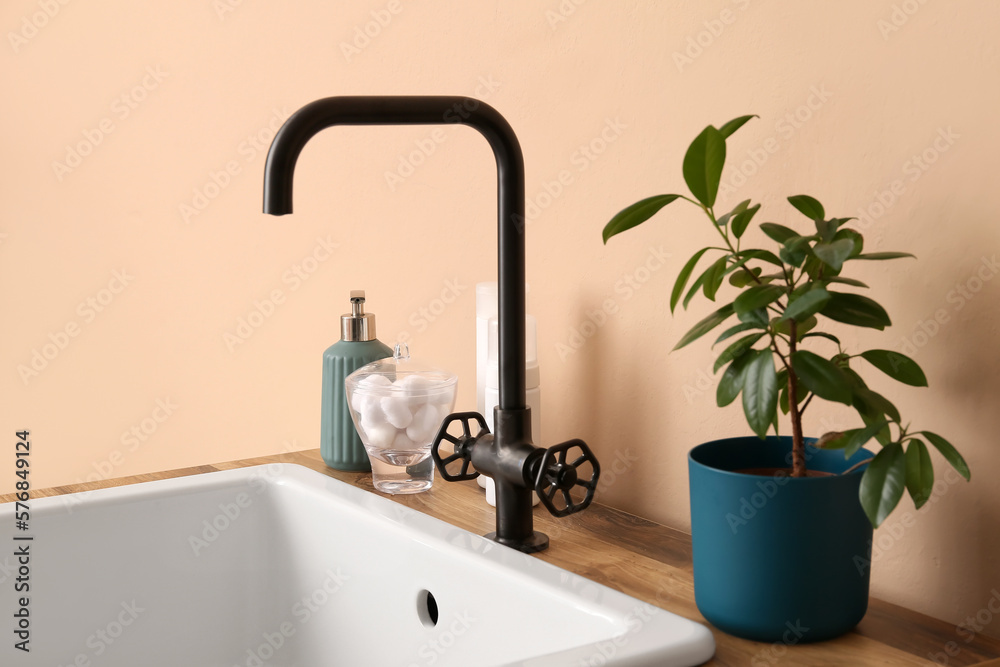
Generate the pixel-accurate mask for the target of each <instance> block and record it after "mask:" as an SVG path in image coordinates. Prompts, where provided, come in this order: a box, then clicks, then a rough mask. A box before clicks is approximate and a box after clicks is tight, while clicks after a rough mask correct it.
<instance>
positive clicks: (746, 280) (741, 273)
mask: <svg viewBox="0 0 1000 667" xmlns="http://www.w3.org/2000/svg"><path fill="white" fill-rule="evenodd" d="M730 268H732V267H730ZM760 274H761V268H760V267H759V266H755V267H754V268H752V269H750V268H748V269H743V268H740V269H739V270H738V271H736V272H734V273H733V275H731V276H729V284H730V285H732V286H733V287H740V288H742V287H746V286H747V285H749V284H751V283H756V282H761V280H760Z"/></svg>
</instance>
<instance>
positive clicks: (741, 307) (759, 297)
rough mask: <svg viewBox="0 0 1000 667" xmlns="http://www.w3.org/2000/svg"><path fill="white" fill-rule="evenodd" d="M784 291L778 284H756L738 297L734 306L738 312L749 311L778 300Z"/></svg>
mask: <svg viewBox="0 0 1000 667" xmlns="http://www.w3.org/2000/svg"><path fill="white" fill-rule="evenodd" d="M784 293H785V290H784V289H783V288H782V287H780V286H778V285H755V286H754V287H749V288H747V289H746V290H744V291H743V293H742V294H740V295H739V296H738V297H736V301H734V302H733V306H734V307H735V310H736V312H737V313H738V314H743V313H748V312H750V311H752V310H757V309H758V308H763V307H764V306H766V305H768V304H769V303H773V302H774V301H777V300H778V299H780V298H781V295H782V294H784Z"/></svg>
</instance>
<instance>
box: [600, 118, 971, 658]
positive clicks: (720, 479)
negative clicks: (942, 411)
mask: <svg viewBox="0 0 1000 667" xmlns="http://www.w3.org/2000/svg"><path fill="white" fill-rule="evenodd" d="M751 118H754V116H741V117H739V118H735V119H733V120H731V121H729V122H728V123H725V124H724V125H721V126H720V127H718V128H716V127H714V126H711V125H710V126H708V127H706V128H705V129H704V130H703V131H702V132H701V133H700V134H699V135H698V136H697V137H696V138H695V139H694V141H693V142H692V143H691V145H690V146H689V148H688V150H687V153H686V154H685V156H684V162H683V176H684V180H685V182H686V183H687V186H688V189H689V190H690V193H691V196H690V197H688V196H685V195H678V194H665V195H657V196H654V197H648V198H646V199H643V200H641V201H639V202H636V203H635V204H632V205H631V206H629V207H627V208H625V209H624V210H622V211H621V212H619V213H618V214H617V215H615V216H614V218H612V219H611V221H610V222H608V224H607V225H606V226H605V228H604V233H603V237H604V242H605V244H606V243H607V242H608V240H609V239H610V238H611V237H613V236H615V235H617V234H620V233H622V232H624V231H626V230H628V229H631V228H633V227H635V226H637V225H639V224H641V223H643V222H645V221H646V220H648V219H649V218H650V217H652V216H653V215H654V214H656V213H657V212H658V211H659V210H660V209H662V208H663V207H664V206H667V205H668V204H670V203H672V202H674V201H677V200H684V201H686V202H689V203H690V204H693V205H694V206H697V207H698V208H700V209H701V210H702V212H703V213H704V214H705V216H706V218H707V219H708V223H709V224H710V225H711V226H712V227H713V228H714V229H715V230H716V231H717V232H718V234H719V239H720V240H719V243H718V244H717V245H714V246H710V247H707V248H703V249H701V250H699V251H698V252H696V253H695V254H694V255H693V256H692V257H691V259H689V260H688V261H687V263H686V264H685V265H684V266H683V268H681V271H680V274H679V275H678V276H677V280H676V282H675V283H674V286H673V290H672V292H671V294H670V310H671V312H673V311H674V309H675V308H676V307H677V305H678V304H681V305H683V306H684V307H685V308H686V307H687V305H688V303H689V302H690V301H691V299H692V298H694V296H695V295H696V294H697V293H698V292H701V293H702V294H703V295H704V296H705V297H706V298H708V299H709V300H711V301H715V300H716V299H721V297H722V294H723V293H724V292H725V291H727V290H730V289H731V288H735V289H736V290H737V293H736V296H735V298H734V299H728V298H726V299H721V300H722V301H724V302H726V303H725V305H723V306H721V307H720V308H718V309H717V310H715V311H714V312H713V313H712V314H710V315H709V316H708V317H705V318H704V319H703V320H701V321H700V322H698V323H697V324H695V325H694V327H692V328H691V330H690V331H688V332H687V333H686V334H684V336H683V337H681V339H680V340H679V341H678V343H677V345H676V346H675V347H674V349H679V348H682V347H685V346H686V345H688V344H689V343H692V342H694V341H695V340H697V339H699V338H701V337H702V336H705V335H706V334H708V333H709V332H710V331H713V330H715V329H716V328H717V327H719V326H720V325H722V324H723V323H726V322H730V326H728V327H727V328H726V329H725V330H723V331H722V333H721V334H719V335H718V336H717V337H716V340H715V345H719V346H720V348H721V352H720V353H719V355H718V357H717V359H716V361H715V371H716V372H721V377H720V378H719V384H718V388H717V392H716V398H717V403H718V405H719V406H720V407H722V406H726V405H729V404H731V403H733V402H734V401H735V400H736V399H737V398H740V397H741V396H742V404H743V412H744V413H745V416H746V421H747V424H748V425H749V426H750V430H751V431H753V433H754V434H755V435H753V436H749V437H739V438H729V439H725V440H717V441H714V442H708V443H705V444H702V445H699V446H697V447H695V448H694V449H693V450H692V451H691V452H690V454H689V457H688V467H689V479H690V486H691V533H692V546H693V558H694V583H695V599H696V602H697V604H698V608H699V610H700V611H701V613H702V614H703V615H704V616H705V618H706V619H708V620H709V621H710V622H712V623H713V624H714V625H716V626H717V627H719V628H721V629H722V630H725V631H727V632H730V633H732V634H735V635H739V636H743V637H747V638H751V639H757V640H762V641H786V642H788V641H794V642H804V641H816V640H821V639H827V638H830V637H834V636H837V635H839V634H842V633H844V632H847V631H848V630H850V629H851V628H852V627H854V625H856V624H857V623H858V622H859V621H860V620H861V618H862V617H863V616H864V614H865V611H866V610H867V605H868V583H869V568H868V564H869V563H870V561H869V558H870V554H871V539H872V528H873V527H878V525H879V524H880V523H882V521H884V520H885V518H886V516H887V515H888V514H889V513H890V512H891V511H892V510H893V509H894V508H895V507H896V505H897V504H898V503H899V501H900V498H901V497H902V495H903V492H904V489H905V490H906V491H907V492H909V495H910V497H911V498H912V499H913V502H914V504H915V505H916V507H917V508H919V507H921V506H922V505H923V504H924V503H926V502H927V500H928V498H929V497H930V494H931V491H932V488H933V485H934V471H933V467H932V462H931V456H930V453H929V447H928V445H930V447H933V448H935V449H937V451H938V452H940V453H941V455H943V456H944V458H945V460H946V461H947V462H948V463H950V464H951V465H952V466H954V468H955V469H956V470H957V471H958V472H959V473H960V474H961V475H962V476H963V477H964V478H965V479H969V468H968V466H967V465H966V463H965V461H964V459H963V458H962V456H961V455H960V454H959V453H958V451H956V449H955V448H954V447H953V446H952V445H951V444H950V443H949V442H948V441H947V440H945V439H944V438H943V437H941V436H939V435H937V434H936V433H932V432H930V431H918V430H914V429H913V428H911V426H910V424H909V423H908V422H904V421H903V419H902V417H901V415H900V414H899V411H898V410H897V409H896V407H895V406H894V405H893V404H892V403H891V402H890V401H889V399H887V398H886V397H885V396H883V395H882V394H879V393H878V392H876V391H874V390H873V389H871V388H870V387H869V386H868V385H867V384H866V383H865V381H864V380H863V379H862V376H861V374H860V373H859V371H868V370H869V369H868V368H867V367H865V365H868V366H874V368H875V369H877V370H878V371H880V372H882V373H885V374H886V375H888V376H889V377H891V378H893V379H894V380H897V381H899V382H902V383H904V384H908V385H912V386H917V387H921V386H926V385H927V380H926V377H925V376H924V373H923V371H922V370H921V369H920V367H919V366H918V365H917V363H916V362H914V361H913V360H912V359H910V358H909V357H907V356H905V355H903V354H900V353H898V352H893V351H890V350H882V349H872V350H865V351H862V352H851V351H849V350H847V349H846V348H845V346H844V345H843V343H842V342H841V340H840V339H839V338H838V337H837V336H835V335H834V334H832V333H829V332H827V331H823V330H822V328H821V327H822V326H823V325H827V324H829V323H830V321H832V322H836V323H840V324H846V325H851V326H856V327H866V328H871V329H877V330H880V331H881V330H884V329H885V328H886V327H888V326H889V325H890V320H889V316H888V314H887V313H886V311H885V309H884V308H882V306H880V305H879V304H878V303H877V302H875V301H874V300H872V299H871V298H869V297H867V296H864V295H863V294H861V293H860V291H861V290H865V289H867V288H868V286H867V285H865V284H864V283H862V282H861V281H859V280H857V279H855V278H852V277H849V276H847V275H845V272H846V271H845V269H846V268H847V267H848V266H849V264H850V263H851V262H857V261H880V260H893V259H898V258H902V257H913V255H910V254H909V253H901V252H870V253H865V252H864V239H863V237H862V235H861V234H860V233H859V232H858V231H856V230H854V229H851V228H850V227H848V226H847V225H848V223H849V222H850V220H852V218H832V217H828V216H827V215H826V212H825V210H824V208H823V206H822V205H821V204H820V202H819V201H817V200H816V199H814V198H813V197H810V196H808V195H796V196H793V197H789V198H788V202H789V203H790V204H791V205H792V207H793V208H794V209H795V210H796V211H798V212H799V213H801V214H802V215H804V216H805V217H806V218H808V219H809V220H810V221H812V226H813V227H814V230H813V229H810V230H809V231H807V232H804V233H800V232H798V231H796V230H794V229H792V228H790V227H787V226H785V225H781V224H777V223H774V222H763V223H760V224H759V225H758V228H759V229H760V231H762V232H763V233H764V235H766V236H767V237H769V238H770V239H771V240H772V241H773V242H774V243H775V244H776V246H777V247H776V248H775V250H774V251H772V250H766V249H761V248H753V247H751V248H747V247H744V245H743V243H744V241H745V240H747V236H748V235H747V234H746V232H747V230H748V229H749V228H750V223H751V221H752V220H753V219H754V218H755V217H756V216H757V214H758V212H759V210H760V204H753V203H752V202H751V201H750V200H749V199H748V200H746V201H742V202H740V203H739V204H737V205H736V206H735V207H734V208H733V209H732V210H731V211H728V212H725V213H722V214H718V215H717V214H716V211H715V204H716V197H717V194H718V190H719V183H720V179H721V176H722V168H723V165H724V163H725V160H726V140H727V139H728V138H729V137H730V136H731V135H732V134H733V133H734V132H736V131H737V130H738V129H739V128H740V127H742V126H743V125H744V124H745V123H746V122H747V121H749V120H750V119H751ZM699 264H701V267H700V268H701V271H700V273H699V274H698V275H697V277H696V278H694V279H693V280H692V276H694V275H695V269H696V267H699ZM726 283H728V285H729V287H727V286H726ZM723 343H724V345H723ZM817 399H818V400H826V401H833V402H836V403H842V404H844V405H847V406H850V407H851V408H853V409H854V411H856V412H857V414H858V416H859V417H860V422H861V425H860V426H858V427H857V428H852V429H849V430H844V431H841V432H831V433H826V434H824V435H822V436H820V437H819V438H816V439H810V438H806V437H805V436H804V435H803V432H802V415H803V413H804V412H805V411H806V409H807V408H808V407H809V406H810V405H811V404H812V402H813V401H814V400H817ZM779 410H780V412H781V413H783V414H785V415H787V418H788V420H789V421H790V426H791V428H790V431H791V434H790V435H787V436H782V435H780V434H779V432H778V431H779ZM872 439H874V441H875V442H877V443H878V444H879V445H880V446H881V449H879V451H878V453H877V454H874V455H873V454H872V453H871V452H870V451H868V450H867V449H864V448H863V446H864V445H865V444H866V443H868V442H869V441H870V440H872Z"/></svg>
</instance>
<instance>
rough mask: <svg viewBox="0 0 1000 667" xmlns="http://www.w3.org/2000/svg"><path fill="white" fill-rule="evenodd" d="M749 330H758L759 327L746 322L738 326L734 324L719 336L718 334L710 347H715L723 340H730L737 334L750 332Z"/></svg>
mask: <svg viewBox="0 0 1000 667" xmlns="http://www.w3.org/2000/svg"><path fill="white" fill-rule="evenodd" d="M751 329H760V327H758V326H756V325H755V324H751V323H748V322H740V323H739V324H735V325H733V326H731V327H729V328H728V329H726V330H725V331H723V332H722V333H721V334H719V337H718V338H716V339H715V342H714V343H712V347H715V346H716V345H718V344H719V343H721V342H722V341H724V340H727V339H729V338H732V337H733V336H735V335H736V334H738V333H743V332H744V331H750V330H751Z"/></svg>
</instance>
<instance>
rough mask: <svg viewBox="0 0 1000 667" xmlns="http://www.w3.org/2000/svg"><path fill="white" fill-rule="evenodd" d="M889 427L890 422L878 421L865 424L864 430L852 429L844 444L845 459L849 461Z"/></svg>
mask: <svg viewBox="0 0 1000 667" xmlns="http://www.w3.org/2000/svg"><path fill="white" fill-rule="evenodd" d="M888 425H889V420H887V419H877V420H875V421H873V422H872V423H870V424H865V426H863V427H862V428H852V429H851V430H850V431H848V433H849V434H850V435H849V437H848V438H847V440H846V442H845V443H844V458H848V459H849V458H851V457H852V456H854V455H855V454H856V453H857V452H858V450H859V449H861V448H862V447H864V446H865V444H866V443H867V442H868V441H869V440H871V439H872V438H874V437H875V436H876V435H878V433H879V432H880V431H882V430H883V429H886V427H887V426H888Z"/></svg>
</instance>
